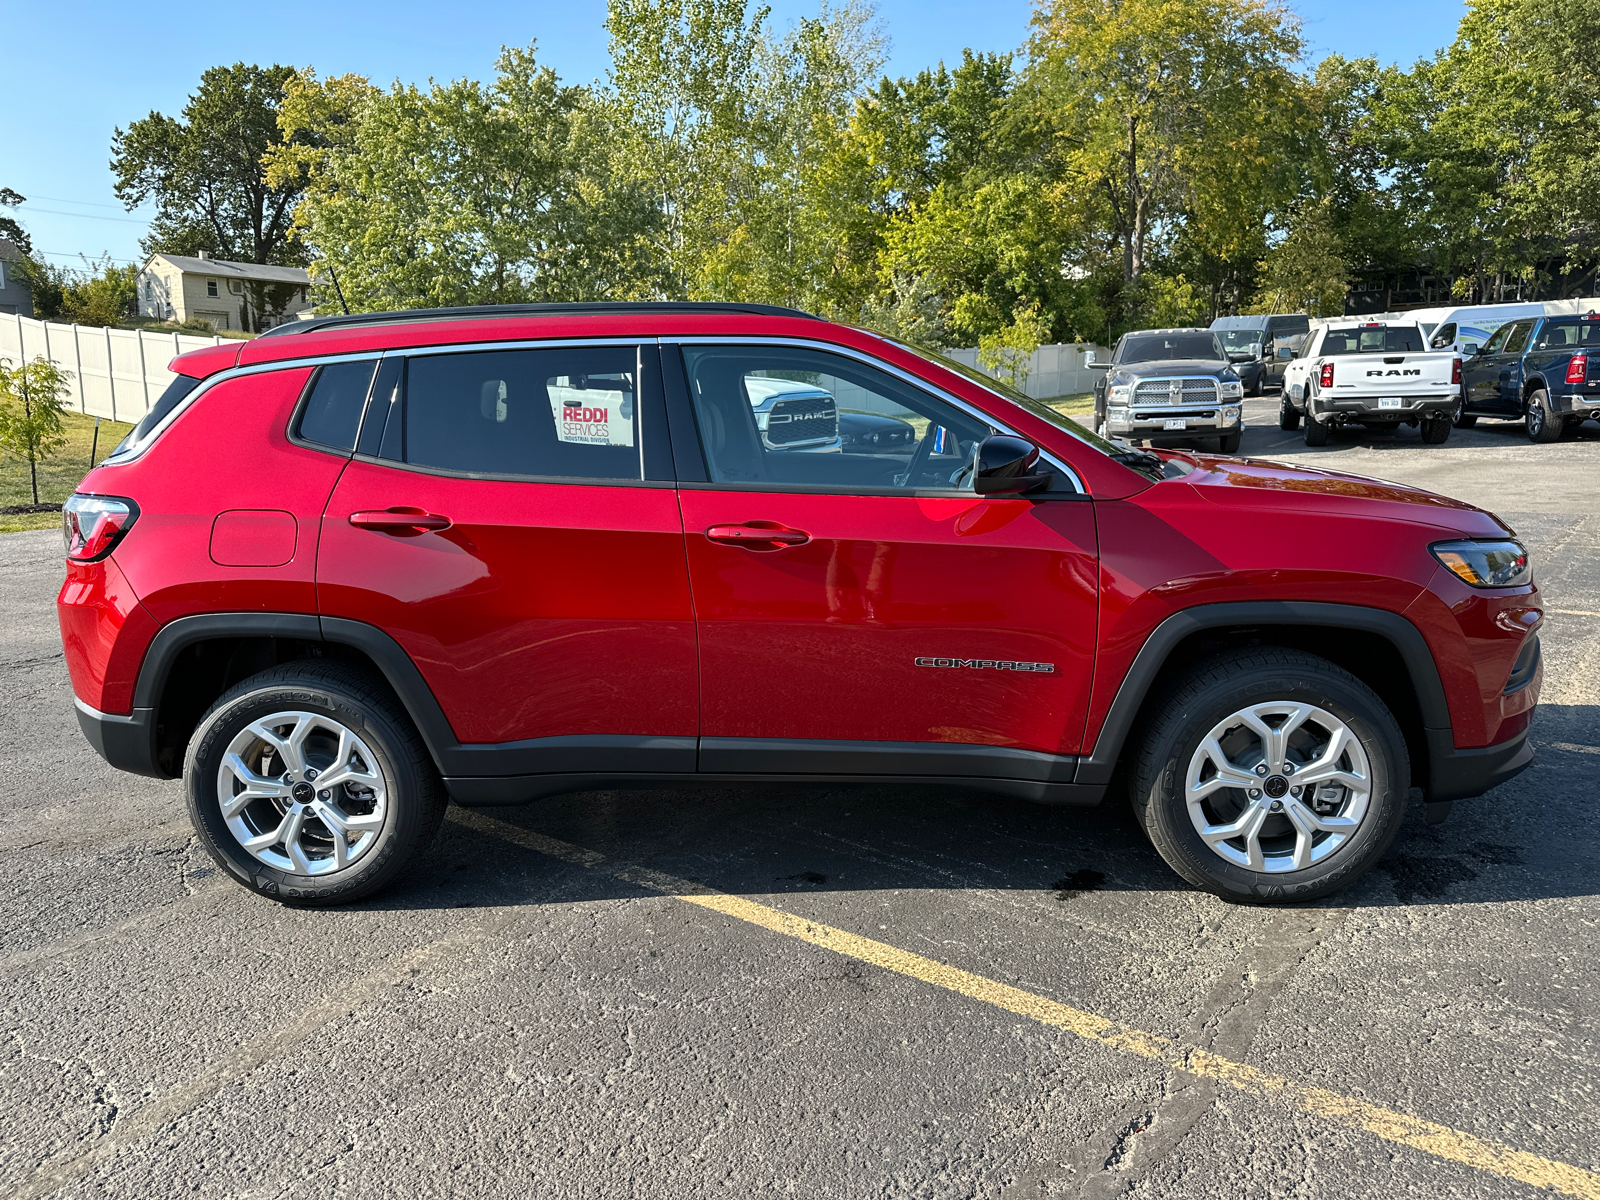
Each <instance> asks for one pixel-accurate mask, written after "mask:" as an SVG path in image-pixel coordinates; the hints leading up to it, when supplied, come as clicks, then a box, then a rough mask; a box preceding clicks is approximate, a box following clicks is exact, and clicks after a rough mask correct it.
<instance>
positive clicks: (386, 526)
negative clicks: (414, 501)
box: [350, 508, 450, 533]
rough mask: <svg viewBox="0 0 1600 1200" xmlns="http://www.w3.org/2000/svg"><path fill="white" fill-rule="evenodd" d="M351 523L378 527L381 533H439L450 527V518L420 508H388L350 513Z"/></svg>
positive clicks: (371, 527) (361, 527)
mask: <svg viewBox="0 0 1600 1200" xmlns="http://www.w3.org/2000/svg"><path fill="white" fill-rule="evenodd" d="M350 524H352V525H354V526H355V527H356V528H357V529H376V530H378V531H379V532H380V533H412V532H415V533H421V532H422V531H423V530H425V529H426V530H431V531H433V532H435V533H437V532H438V531H439V530H441V529H449V528H450V518H449V517H441V516H437V515H436V514H434V513H431V512H427V511H425V510H423V509H420V508H388V509H383V510H382V511H379V512H356V513H351V514H350Z"/></svg>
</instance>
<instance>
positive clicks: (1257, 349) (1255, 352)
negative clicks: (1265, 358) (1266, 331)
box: [1250, 342, 1261, 362]
mask: <svg viewBox="0 0 1600 1200" xmlns="http://www.w3.org/2000/svg"><path fill="white" fill-rule="evenodd" d="M1250 357H1251V358H1253V359H1255V360H1256V361H1257V362H1260V361H1261V343H1260V342H1251V343H1250Z"/></svg>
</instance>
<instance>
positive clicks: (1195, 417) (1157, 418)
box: [1106, 400, 1243, 438]
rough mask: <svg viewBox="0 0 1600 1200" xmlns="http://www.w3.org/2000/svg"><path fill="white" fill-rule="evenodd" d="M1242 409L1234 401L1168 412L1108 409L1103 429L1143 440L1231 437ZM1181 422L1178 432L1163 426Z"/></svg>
mask: <svg viewBox="0 0 1600 1200" xmlns="http://www.w3.org/2000/svg"><path fill="white" fill-rule="evenodd" d="M1242 411H1243V410H1242V409H1241V407H1240V402H1239V401H1238V400H1234V401H1231V402H1229V403H1225V404H1220V405H1219V404H1209V405H1197V406H1194V407H1189V406H1187V405H1182V406H1174V407H1173V408H1172V409H1170V410H1163V409H1159V408H1155V407H1149V408H1132V407H1130V408H1121V407H1118V408H1112V409H1108V410H1107V413H1106V427H1107V428H1108V429H1109V430H1110V431H1111V432H1112V433H1114V434H1121V435H1126V436H1132V437H1138V438H1144V437H1174V438H1181V437H1193V436H1195V435H1196V434H1199V435H1200V436H1202V437H1206V436H1215V435H1217V434H1219V433H1232V432H1233V431H1234V430H1236V429H1238V428H1240V422H1241V421H1242V420H1243V417H1242V416H1241V413H1242ZM1169 421H1182V422H1183V428H1182V429H1168V428H1167V422H1169Z"/></svg>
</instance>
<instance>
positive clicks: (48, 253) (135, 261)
mask: <svg viewBox="0 0 1600 1200" xmlns="http://www.w3.org/2000/svg"><path fill="white" fill-rule="evenodd" d="M34 253H35V254H43V255H44V256H45V257H46V258H87V259H89V261H90V262H99V261H100V259H103V258H109V259H111V261H112V262H119V263H130V264H132V265H133V266H136V267H137V266H142V265H143V264H144V260H143V259H142V258H116V257H114V256H112V255H110V254H102V255H100V256H99V257H97V258H91V257H90V256H89V255H87V254H85V253H84V252H83V251H81V250H35V251H34Z"/></svg>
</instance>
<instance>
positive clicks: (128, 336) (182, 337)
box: [0, 313, 226, 421]
mask: <svg viewBox="0 0 1600 1200" xmlns="http://www.w3.org/2000/svg"><path fill="white" fill-rule="evenodd" d="M224 340H226V339H223V338H220V337H206V336H204V335H201V334H192V333H152V332H150V331H148V330H143V329H106V328H102V327H100V326H97V325H57V324H55V323H54V322H50V321H35V320H33V319H32V318H30V317H22V316H18V315H16V314H15V313H0V359H10V360H11V365H12V366H18V365H20V364H21V363H22V362H24V361H27V362H31V361H33V360H34V359H35V358H38V357H39V356H40V355H43V356H44V357H45V358H47V359H49V360H50V361H51V362H53V363H55V365H56V366H58V367H60V368H62V369H63V370H66V371H71V372H72V379H71V387H72V391H71V393H70V400H69V403H70V404H71V405H72V407H73V408H75V409H77V410H78V411H79V412H81V413H87V414H88V415H89V416H91V417H110V418H111V419H112V420H113V421H137V420H138V419H139V418H140V417H142V416H144V414H145V413H146V412H148V411H149V410H150V406H151V405H152V404H154V403H155V402H156V399H157V398H158V397H159V396H160V395H161V393H162V392H164V391H165V390H166V388H167V384H169V383H171V382H172V379H173V375H172V372H171V371H169V370H167V364H168V363H169V362H171V361H172V360H173V358H174V357H176V356H177V355H179V354H182V353H184V352H185V351H187V350H198V349H200V348H201V347H202V346H217V345H221V344H222V342H223V341H224Z"/></svg>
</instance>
